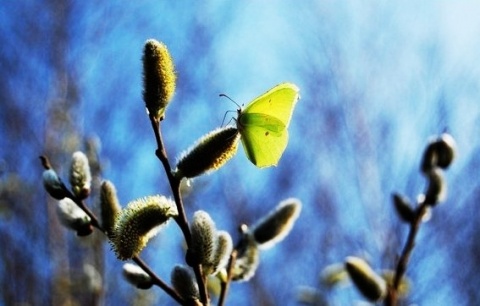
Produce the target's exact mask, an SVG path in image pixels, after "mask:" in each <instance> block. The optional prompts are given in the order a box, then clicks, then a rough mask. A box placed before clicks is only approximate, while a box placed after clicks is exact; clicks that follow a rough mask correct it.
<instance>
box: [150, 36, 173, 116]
mask: <svg viewBox="0 0 480 306" xmlns="http://www.w3.org/2000/svg"><path fill="white" fill-rule="evenodd" d="M176 78H177V77H176V75H175V67H174V65H173V60H172V58H171V56H170V53H169V52H168V49H167V47H166V46H165V45H164V44H163V43H161V42H159V41H157V40H155V39H149V40H147V41H146V42H145V47H144V49H143V100H144V101H145V105H146V107H147V111H148V113H149V114H150V115H151V116H153V117H154V118H155V119H157V120H162V119H163V117H164V114H165V109H166V107H167V105H168V103H169V102H170V101H171V100H172V98H173V94H174V93H175V84H176Z"/></svg>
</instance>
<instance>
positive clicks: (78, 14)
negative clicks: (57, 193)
mask: <svg viewBox="0 0 480 306" xmlns="http://www.w3.org/2000/svg"><path fill="white" fill-rule="evenodd" d="M479 13H480V5H479V4H478V3H476V2H474V1H455V2H451V1H423V2H422V3H418V2H414V1H402V2H388V1H380V2H378V1H366V2H365V1H363V2H361V3H360V2H358V3H357V2H351V1H316V2H313V1H308V2H307V1H305V2H298V3H293V2H291V1H269V2H265V1H242V2H226V1H202V2H200V1H198V2H167V1H139V2H138V3H133V2H132V3H127V2H124V3H122V4H116V3H114V2H101V3H98V2H93V1H76V2H75V1H72V2H69V1H37V2H33V1H25V2H23V3H14V2H5V3H3V4H2V5H0V35H1V39H2V45H1V46H0V65H1V67H2V74H1V82H0V84H1V90H0V91H1V93H0V95H1V102H0V118H1V121H0V133H1V134H0V135H1V136H0V160H1V169H2V172H1V179H2V189H1V190H2V195H1V199H2V201H1V202H0V205H1V206H2V208H1V210H0V211H1V214H0V231H1V232H2V235H3V236H4V237H6V238H3V240H2V241H3V243H4V244H5V245H4V247H6V248H9V249H10V250H11V253H9V254H19V253H22V254H23V255H22V256H23V257H18V262H15V261H14V262H13V263H10V262H9V261H8V262H7V261H4V265H3V266H2V265H0V275H2V282H3V283H2V286H7V285H8V283H9V280H11V275H9V274H8V273H11V272H8V271H12V270H11V267H12V266H11V265H13V264H14V263H15V264H16V266H15V267H17V266H18V267H19V268H15V269H16V270H15V271H21V270H22V269H25V267H24V266H23V265H22V264H21V262H22V260H23V261H25V262H28V267H27V269H34V270H35V273H36V274H37V276H35V278H34V279H28V278H26V277H25V278H22V279H21V280H19V281H18V282H17V285H15V286H13V287H12V286H10V287H8V288H9V292H12V295H10V296H9V297H7V294H4V295H3V300H0V305H2V304H3V305H10V304H11V303H12V302H16V303H19V302H22V301H24V302H25V301H26V302H30V303H32V302H33V301H44V302H45V303H47V302H51V303H53V302H52V301H54V300H55V299H54V298H53V297H52V290H53V289H52V287H54V285H52V283H53V281H52V275H55V273H56V271H58V268H57V267H58V265H59V264H61V265H65V264H66V262H68V267H69V268H68V269H69V271H76V270H75V269H76V267H75V260H76V259H75V256H73V255H72V253H74V252H73V251H72V250H75V245H76V244H78V240H81V239H85V238H77V237H75V236H74V234H73V233H71V232H67V231H64V232H65V233H63V232H62V234H58V235H60V238H59V237H56V236H52V230H51V228H52V222H55V221H54V220H52V219H50V217H47V215H48V214H47V211H51V208H49V207H50V206H51V205H52V203H46V202H45V196H44V195H45V192H44V191H43V190H42V186H41V183H40V176H41V171H42V170H41V168H40V166H39V163H38V160H37V156H38V155H40V154H43V153H46V154H48V155H49V156H51V157H52V162H53V164H54V165H55V167H56V169H58V171H59V173H60V174H62V176H64V177H65V179H66V178H67V175H68V170H67V165H68V160H69V157H70V156H71V153H73V151H75V150H79V149H84V146H83V144H82V143H83V142H82V141H81V137H95V138H97V139H98V141H99V142H100V143H101V152H100V159H101V161H102V162H103V165H104V172H103V177H104V178H107V179H109V180H111V181H112V182H113V183H114V184H115V185H116V186H117V189H118V195H119V198H120V200H121V202H122V204H123V205H126V204H127V203H128V202H129V201H131V200H133V199H135V198H138V197H142V196H145V195H150V194H155V193H162V194H166V195H169V192H170V191H169V189H168V185H167V182H166V179H165V175H164V173H163V171H162V168H161V165H160V163H159V162H158V160H157V159H156V157H155V155H154V150H155V141H154V137H153V132H152V131H151V127H150V123H149V121H148V118H147V116H146V113H145V109H144V105H143V101H142V94H141V93H142V74H141V56H142V54H141V52H142V49H143V44H144V42H145V41H146V40H147V39H149V38H155V39H157V40H160V41H163V42H164V43H165V44H166V45H167V46H168V47H169V50H170V52H171V54H172V57H173V58H174V61H175V64H176V68H177V72H178V85H177V92H176V95H175V98H174V101H173V102H172V104H171V105H170V107H169V109H168V110H167V117H166V120H165V121H164V122H163V123H162V131H163V136H164V140H165V142H166V145H167V151H168V154H169V156H170V158H171V161H172V163H174V161H175V159H176V157H178V156H179V155H180V154H181V152H182V151H183V150H185V149H186V148H188V147H189V146H190V145H191V144H192V143H193V142H194V141H195V140H196V139H198V138H199V137H201V136H202V135H204V134H205V133H207V132H209V131H210V130H212V129H214V128H216V127H218V126H220V125H221V124H222V118H223V116H224V114H225V112H226V111H229V110H230V111H231V110H235V108H236V106H235V105H233V104H232V103H231V102H230V101H228V100H227V99H224V98H219V97H218V94H220V93H226V94H228V95H229V96H230V97H231V98H233V99H234V100H235V101H237V102H238V103H245V104H246V103H248V102H249V101H251V100H252V99H253V98H255V97H256V96H258V95H260V94H262V93H263V92H265V91H266V90H268V89H269V88H271V87H272V86H274V85H276V84H278V83H281V82H284V81H289V82H293V83H295V84H297V85H298V86H299V88H300V90H301V100H300V101H299V103H298V104H297V107H296V109H295V112H294V115H293V119H292V122H291V126H290V143H289V146H288V148H287V150H286V152H285V154H284V156H283V157H282V160H281V161H280V164H279V165H278V167H275V168H269V169H262V170H260V169H257V168H255V167H254V166H253V165H252V164H251V163H250V162H249V161H248V160H247V159H246V157H245V155H244V153H243V150H242V149H240V148H239V152H238V154H237V156H235V157H234V158H233V159H232V160H231V161H230V162H229V163H228V164H227V165H226V166H225V167H223V168H222V169H220V170H219V171H217V172H215V173H212V174H210V175H207V176H203V177H201V178H199V179H196V180H195V181H194V184H193V186H194V192H193V193H192V194H190V195H189V196H188V197H187V198H186V205H187V208H186V209H187V215H188V216H189V217H191V216H192V215H193V213H194V211H196V210H197V209H204V210H206V211H208V212H209V213H210V214H211V215H212V217H213V219H214V220H215V221H216V223H217V227H218V228H220V229H226V230H228V231H229V232H231V233H232V234H233V235H234V239H235V237H236V235H235V231H236V228H237V226H238V225H239V224H241V223H247V224H252V223H254V222H255V221H256V220H257V219H258V218H260V217H262V216H263V215H264V214H266V213H267V212H268V211H270V210H271V209H273V208H274V207H275V206H276V204H277V203H278V202H279V201H281V200H283V199H285V198H287V197H292V196H293V197H298V198H299V199H300V200H301V201H302V203H303V210H302V213H301V215H300V218H299V219H298V221H297V224H296V225H295V227H294V229H293V231H292V233H291V235H290V236H288V237H287V238H286V240H285V241H283V242H282V243H281V244H280V245H278V246H277V247H276V248H274V249H271V250H268V251H265V252H264V253H262V257H261V265H260V268H259V270H258V272H257V274H256V276H255V278H254V279H253V280H252V281H251V282H249V283H241V284H233V286H232V288H231V291H230V296H229V300H228V302H230V303H231V305H260V304H261V305H297V304H298V303H297V301H296V300H297V295H298V290H299V287H300V286H309V287H313V288H317V289H319V290H320V291H321V292H322V294H324V295H325V297H326V299H327V300H328V301H329V302H331V304H332V305H343V304H351V303H353V301H356V300H359V299H361V296H360V295H359V294H358V293H357V292H356V291H355V290H354V289H353V288H352V287H347V288H335V289H333V290H325V289H324V288H321V286H320V285H319V275H320V273H321V271H322V269H323V268H324V267H325V266H327V265H329V264H332V263H336V262H341V261H343V260H344V258H345V257H346V256H349V255H358V256H363V257H366V258H367V259H368V260H369V261H370V262H371V264H372V266H373V267H374V268H376V269H378V270H380V269H386V268H392V267H393V266H394V261H395V256H396V255H397V254H398V253H399V252H400V250H401V247H402V245H403V242H404V239H405V237H406V233H407V227H406V226H404V225H401V224H399V221H398V220H397V218H396V216H395V214H394V211H393V208H392V205H391V203H390V202H391V201H390V196H391V193H392V192H394V191H397V192H401V193H404V194H406V195H407V196H409V197H410V198H411V199H415V198H416V196H417V195H418V193H421V192H422V191H423V188H424V183H425V182H424V179H423V178H422V176H421V175H420V173H419V171H418V167H419V162H420V158H421V154H422V152H423V149H424V146H425V144H426V141H427V140H428V139H429V137H430V136H432V135H436V134H439V133H441V132H443V131H444V130H448V131H449V132H450V133H451V134H452V135H453V136H454V138H455V139H456V141H457V146H458V158H457V160H456V161H455V163H454V165H453V166H452V167H451V169H449V170H448V172H447V174H446V176H447V180H448V199H447V201H446V203H444V204H442V205H440V206H439V207H438V208H436V209H435V210H434V211H433V215H432V219H431V220H430V222H428V223H426V224H425V225H424V226H423V227H422V229H421V231H420V235H419V237H418V244H417V247H416V249H415V251H414V253H413V257H412V262H411V265H410V267H409V270H408V271H407V274H408V275H409V277H410V278H411V280H412V286H413V289H412V292H411V295H410V297H409V300H408V302H411V303H416V304H419V305H438V304H439V303H441V304H443V305H469V304H472V303H473V302H474V301H478V299H479V298H480V297H479V295H478V292H477V291H478V290H477V289H478V286H479V285H480V281H479V277H478V275H477V273H475V271H478V268H477V267H478V259H477V258H476V257H477V254H478V250H479V249H480V248H479V224H478V216H479V214H478V209H476V205H478V200H479V190H480V189H479V180H478V170H477V169H478V164H479V162H480V160H479V153H480V141H479V132H480V107H479V97H480V60H479V50H480V19H479V18H478V15H479ZM56 109H58V110H59V111H58V112H55V111H54V110H56ZM62 116H64V117H65V118H66V119H65V118H64V119H65V120H66V121H68V122H70V123H71V124H70V125H60V126H55V124H53V122H55V119H58V118H63V117H62ZM67 119H68V120H67ZM52 131H53V132H52ZM75 132H76V133H78V134H76V133H75ZM12 178H15V179H16V180H15V182H17V183H18V184H25V185H28V186H29V187H28V188H29V189H25V188H26V187H22V188H23V192H21V193H13V192H9V190H13V189H12V188H13V187H12V186H13V185H12ZM15 186H17V185H15ZM25 190H28V192H26V191H25ZM26 193H28V195H26ZM19 196H22V199H28V200H22V203H18V202H17V201H16V199H18V197H19ZM47 204H48V205H50V206H48V205H47ZM94 204H95V200H93V201H92V202H91V203H90V205H92V206H94ZM32 214H33V216H30V215H32ZM24 216H29V217H28V218H27V217H24ZM48 216H50V215H48ZM56 239H59V240H56ZM179 240H180V235H179V233H178V230H177V229H176V228H175V224H173V223H172V224H170V226H169V228H167V229H166V231H165V232H164V233H162V234H160V235H159V236H158V237H157V238H155V240H154V241H153V242H152V244H151V245H150V246H149V247H148V248H147V250H146V251H144V252H143V253H142V257H143V258H145V259H146V261H147V262H149V264H151V266H152V267H154V269H155V271H158V273H159V274H160V275H161V276H162V277H163V278H165V279H167V280H168V278H169V273H170V270H171V268H172V267H173V265H174V264H175V263H183V255H182V253H181V249H180V244H179ZM52 241H53V242H52ZM55 241H59V242H58V243H56V242H55ZM63 244H67V245H68V248H67V251H65V252H66V255H65V254H64V255H65V257H66V258H68V259H66V260H65V259H61V258H63V257H62V255H59V253H58V252H55V251H52V249H54V248H53V246H55V247H56V248H60V249H61V248H62V245H63ZM52 245H53V246H52ZM104 251H105V262H104V264H105V269H104V271H105V275H104V280H103V282H104V283H105V284H106V286H105V287H104V290H105V292H104V294H105V295H104V302H105V304H106V305H108V304H113V303H114V302H117V303H122V304H125V303H129V301H131V300H132V298H133V296H137V295H139V294H142V295H143V296H144V297H146V296H148V298H150V299H151V300H152V301H153V303H154V304H155V303H156V304H161V305H164V304H168V305H170V304H173V303H172V302H171V301H170V299H169V298H168V297H167V296H166V295H165V294H164V293H163V292H161V291H160V290H159V289H152V290H151V292H150V293H149V292H138V291H136V290H135V289H133V288H131V287H130V286H129V285H128V284H125V282H124V281H123V280H122V279H121V278H120V277H119V276H120V273H121V266H122V264H121V263H120V262H119V261H116V260H115V258H114V255H113V254H112V253H111V252H110V251H109V247H108V245H106V244H105V247H104ZM81 252H86V251H85V250H84V249H81ZM4 256H7V255H4ZM15 256H16V255H13V257H12V258H17V257H15ZM93 256H94V255H93ZM102 256H103V255H102ZM77 259H78V258H77ZM29 260H31V261H29ZM82 260H85V261H87V262H88V258H83V259H82ZM8 265H10V268H7V266H8ZM93 266H95V265H93ZM20 267H21V268H20ZM18 273H21V272H18ZM72 274H75V273H74V272H72ZM28 283H29V285H27V284H28ZM29 288H34V289H29ZM73 292H74V291H73ZM148 294H150V295H148ZM32 296H33V297H34V299H33V300H32ZM73 296H74V294H73Z"/></svg>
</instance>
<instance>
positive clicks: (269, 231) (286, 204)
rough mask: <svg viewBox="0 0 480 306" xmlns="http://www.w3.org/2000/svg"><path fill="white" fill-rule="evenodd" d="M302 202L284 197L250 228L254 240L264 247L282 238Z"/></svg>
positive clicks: (295, 216) (291, 224)
mask: <svg viewBox="0 0 480 306" xmlns="http://www.w3.org/2000/svg"><path fill="white" fill-rule="evenodd" d="M301 208H302V204H301V203H300V201H299V200H298V199H294V198H290V199H286V200H284V201H282V202H280V204H278V206H277V207H276V208H275V209H274V210H273V211H271V212H270V213H269V214H268V215H266V216H265V217H264V218H263V219H261V220H260V221H259V222H257V223H256V224H255V225H253V226H252V227H251V228H250V231H251V232H252V233H253V237H254V239H255V242H256V243H257V244H258V245H259V247H260V248H262V249H266V248H269V247H272V246H273V245H275V244H276V243H278V242H280V241H281V240H282V239H284V238H285V237H286V236H287V235H288V233H290V231H291V229H292V227H293V224H294V223H295V221H296V220H297V218H298V216H299V215H300V211H301Z"/></svg>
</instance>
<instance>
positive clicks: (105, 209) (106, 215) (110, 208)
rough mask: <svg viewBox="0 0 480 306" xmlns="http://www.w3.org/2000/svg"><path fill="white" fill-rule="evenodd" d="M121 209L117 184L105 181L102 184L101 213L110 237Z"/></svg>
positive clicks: (103, 225)
mask: <svg viewBox="0 0 480 306" xmlns="http://www.w3.org/2000/svg"><path fill="white" fill-rule="evenodd" d="M121 211H122V208H121V207H120V204H119V202H118V198H117V190H116V189H115V186H114V185H113V183H112V182H110V181H103V182H102V185H101V186H100V215H101V218H102V219H101V220H102V227H103V229H104V230H105V232H106V233H107V235H108V236H109V237H111V236H112V233H113V228H114V226H115V220H116V218H117V216H118V215H119V214H120V213H121Z"/></svg>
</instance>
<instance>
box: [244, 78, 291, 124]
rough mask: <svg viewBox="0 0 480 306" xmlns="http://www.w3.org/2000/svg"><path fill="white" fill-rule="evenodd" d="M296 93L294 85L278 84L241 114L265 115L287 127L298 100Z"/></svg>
mask: <svg viewBox="0 0 480 306" xmlns="http://www.w3.org/2000/svg"><path fill="white" fill-rule="evenodd" d="M298 92H299V89H298V87H297V86H296V85H295V84H292V83H282V84H279V85H277V86H275V87H273V88H272V89H270V90H269V91H267V92H266V93H264V94H263V95H261V96H259V97H257V98H256V99H255V100H253V101H252V102H251V103H250V104H249V105H247V107H246V108H245V109H244V110H243V111H242V113H243V114H248V113H259V114H265V115H268V116H271V117H274V118H277V119H279V120H280V121H282V122H283V124H284V125H285V126H286V127H288V125H289V124H290V119H291V118H292V113H293V109H294V108H295V105H296V103H297V101H298V98H299V94H298Z"/></svg>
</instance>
